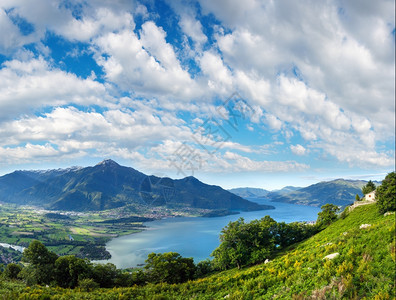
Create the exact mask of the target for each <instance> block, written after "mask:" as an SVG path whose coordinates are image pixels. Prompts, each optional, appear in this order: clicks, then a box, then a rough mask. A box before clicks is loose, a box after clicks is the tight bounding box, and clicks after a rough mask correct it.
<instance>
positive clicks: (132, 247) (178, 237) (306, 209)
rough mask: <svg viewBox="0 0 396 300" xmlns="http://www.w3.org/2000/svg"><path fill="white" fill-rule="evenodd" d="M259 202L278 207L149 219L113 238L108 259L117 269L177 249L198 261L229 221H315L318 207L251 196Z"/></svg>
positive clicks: (208, 256) (213, 244) (108, 245)
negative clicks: (137, 230) (141, 228)
mask: <svg viewBox="0 0 396 300" xmlns="http://www.w3.org/2000/svg"><path fill="white" fill-rule="evenodd" d="M249 200H252V201H255V202H258V203H260V204H269V205H272V206H275V208H276V209H272V210H262V211H253V212H242V213H240V214H238V215H231V216H225V217H216V218H186V217H181V218H168V219H163V220H158V221H153V222H147V223H145V225H146V226H147V230H145V231H143V232H140V233H135V234H131V235H127V236H122V237H119V238H115V239H113V240H111V241H110V242H109V243H108V244H107V245H106V249H107V250H108V251H109V252H110V253H111V256H112V258H111V259H110V260H108V261H106V262H111V263H114V264H115V265H116V266H117V267H118V268H128V267H136V266H137V265H139V264H143V263H144V261H145V260H146V258H147V255H148V254H149V253H151V252H156V253H160V252H161V253H164V252H170V251H172V252H178V253H180V254H181V255H182V256H183V257H193V258H194V262H195V263H197V262H199V261H201V260H205V259H206V258H210V254H211V253H212V251H213V250H214V249H215V248H216V247H217V246H218V245H219V243H220V242H219V234H220V232H221V229H222V228H223V227H224V226H226V225H227V224H228V223H229V222H230V221H235V220H237V219H238V218H240V217H243V218H244V219H245V221H251V220H254V219H261V218H262V217H264V216H266V215H269V216H271V217H272V218H273V219H275V220H276V221H278V222H282V221H284V222H287V223H290V222H294V221H315V220H316V218H317V214H318V212H319V211H320V208H318V207H312V206H304V205H296V204H287V203H278V202H270V201H269V200H268V199H253V198H251V199H249Z"/></svg>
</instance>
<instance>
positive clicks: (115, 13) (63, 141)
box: [0, 0, 395, 189]
mask: <svg viewBox="0 0 396 300" xmlns="http://www.w3.org/2000/svg"><path fill="white" fill-rule="evenodd" d="M394 5H395V4H394V1H368V0H366V1H359V2H356V1H335V0H334V1H326V2H317V1H291V0H290V1H286V0H285V1H255V0H247V1H234V0H229V1H222V0H219V1H210V0H199V1H170V0H169V1H149V0H147V1H121V0H119V1H111V2H110V1H100V0H92V1H79V0H72V1H60V0H55V1H54V0H42V1H39V2H36V1H30V0H16V1H15V0H13V1H8V0H5V1H1V3H0V175H3V174H6V173H9V172H12V171H13V170H16V169H47V168H59V167H68V166H73V165H81V166H88V165H93V164H96V163H98V162H99V161H101V160H103V159H107V158H111V159H114V160H115V161H117V162H119V163H120V164H122V165H126V166H131V167H134V168H136V169H138V170H140V171H142V172H144V173H146V174H156V175H160V176H169V177H173V178H180V177H183V176H189V175H194V176H196V177H197V178H199V179H201V180H203V181H204V182H207V183H210V184H217V185H221V186H222V187H224V188H231V187H243V186H251V187H261V188H266V189H277V188H281V187H283V186H286V185H294V186H307V185H309V184H312V183H316V182H318V181H321V180H331V179H335V178H350V179H365V180H368V179H375V180H381V179H382V178H383V177H384V176H385V175H386V173H388V172H390V171H392V170H394V165H395V129H394V128H395V98H394V97H395V84H394V82H395V55H394V54H395V15H394V11H395V7H394Z"/></svg>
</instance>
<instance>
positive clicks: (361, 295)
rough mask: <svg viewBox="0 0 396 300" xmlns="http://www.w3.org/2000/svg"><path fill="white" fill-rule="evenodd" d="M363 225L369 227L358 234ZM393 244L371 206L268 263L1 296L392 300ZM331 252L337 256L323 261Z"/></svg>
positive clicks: (386, 222)
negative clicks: (179, 278)
mask: <svg viewBox="0 0 396 300" xmlns="http://www.w3.org/2000/svg"><path fill="white" fill-rule="evenodd" d="M361 224H371V226H370V227H369V228H367V229H359V226H360V225H361ZM394 245H395V215H394V214H393V215H390V216H387V217H384V216H382V215H379V214H378V212H377V210H376V207H375V205H366V206H361V207H358V208H356V209H355V210H354V211H352V212H351V213H350V215H349V216H347V217H346V218H345V219H340V220H338V221H337V222H336V223H334V224H332V225H331V226H329V227H328V228H327V229H325V230H324V231H322V232H320V233H319V234H317V235H315V236H313V237H312V238H310V239H308V240H306V241H304V242H302V243H300V244H298V245H295V246H294V247H291V248H289V249H288V250H287V251H284V252H283V253H280V254H279V255H278V256H277V257H276V258H274V259H273V260H272V261H271V262H269V263H268V264H262V265H257V266H253V267H250V268H246V269H243V270H237V269H233V270H230V271H226V272H221V273H218V274H215V275H212V276H209V277H207V278H203V279H199V280H195V281H192V282H188V283H185V284H179V285H167V284H162V285H148V286H145V287H134V288H118V289H109V290H105V289H98V290H96V291H93V292H90V293H83V292H79V291H78V289H76V290H75V291H72V290H63V289H52V288H30V289H29V288H28V289H25V288H23V287H22V286H21V285H20V286H14V292H11V291H10V290H9V289H8V288H7V287H6V285H3V288H2V287H1V285H0V294H1V293H3V295H4V296H5V295H7V296H6V297H5V298H6V299H7V298H17V297H18V296H22V295H23V294H24V293H26V294H25V295H27V294H30V293H33V294H36V295H40V294H42V293H44V294H48V295H53V296H55V298H56V299H71V298H78V299H91V298H92V299H101V298H102V299H109V298H110V299H130V298H133V299H223V297H224V296H226V295H229V296H228V299H310V298H311V296H314V299H341V298H345V299H365V298H366V299H394V298H393V297H394V296H393V295H394V294H395V267H394V264H395V256H394V249H395V248H394ZM392 249H393V254H391V253H392ZM334 252H338V253H340V255H339V256H338V257H337V258H335V259H333V260H323V257H324V256H326V255H328V254H331V253H334ZM12 293H14V294H12ZM30 295H32V294H30ZM22 297H23V296H22ZM124 297H125V298H124Z"/></svg>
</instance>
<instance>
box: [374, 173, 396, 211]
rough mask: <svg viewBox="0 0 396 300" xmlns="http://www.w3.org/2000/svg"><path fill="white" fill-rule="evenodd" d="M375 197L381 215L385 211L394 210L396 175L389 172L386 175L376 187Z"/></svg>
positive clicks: (395, 205)
mask: <svg viewBox="0 0 396 300" xmlns="http://www.w3.org/2000/svg"><path fill="white" fill-rule="evenodd" d="M375 197H376V198H377V207H378V210H379V212H380V213H381V214H383V213H385V212H387V211H395V210H396V175H395V172H391V173H389V174H388V175H386V177H385V179H384V180H383V181H382V184H381V185H380V186H379V187H378V189H377V191H376V194H375Z"/></svg>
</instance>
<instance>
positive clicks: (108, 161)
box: [96, 159, 120, 167]
mask: <svg viewBox="0 0 396 300" xmlns="http://www.w3.org/2000/svg"><path fill="white" fill-rule="evenodd" d="M96 165H97V166H106V167H111V166H116V167H119V166H120V165H119V164H117V163H116V162H115V161H114V160H112V159H105V160H103V161H101V162H100V163H98V164H96Z"/></svg>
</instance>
